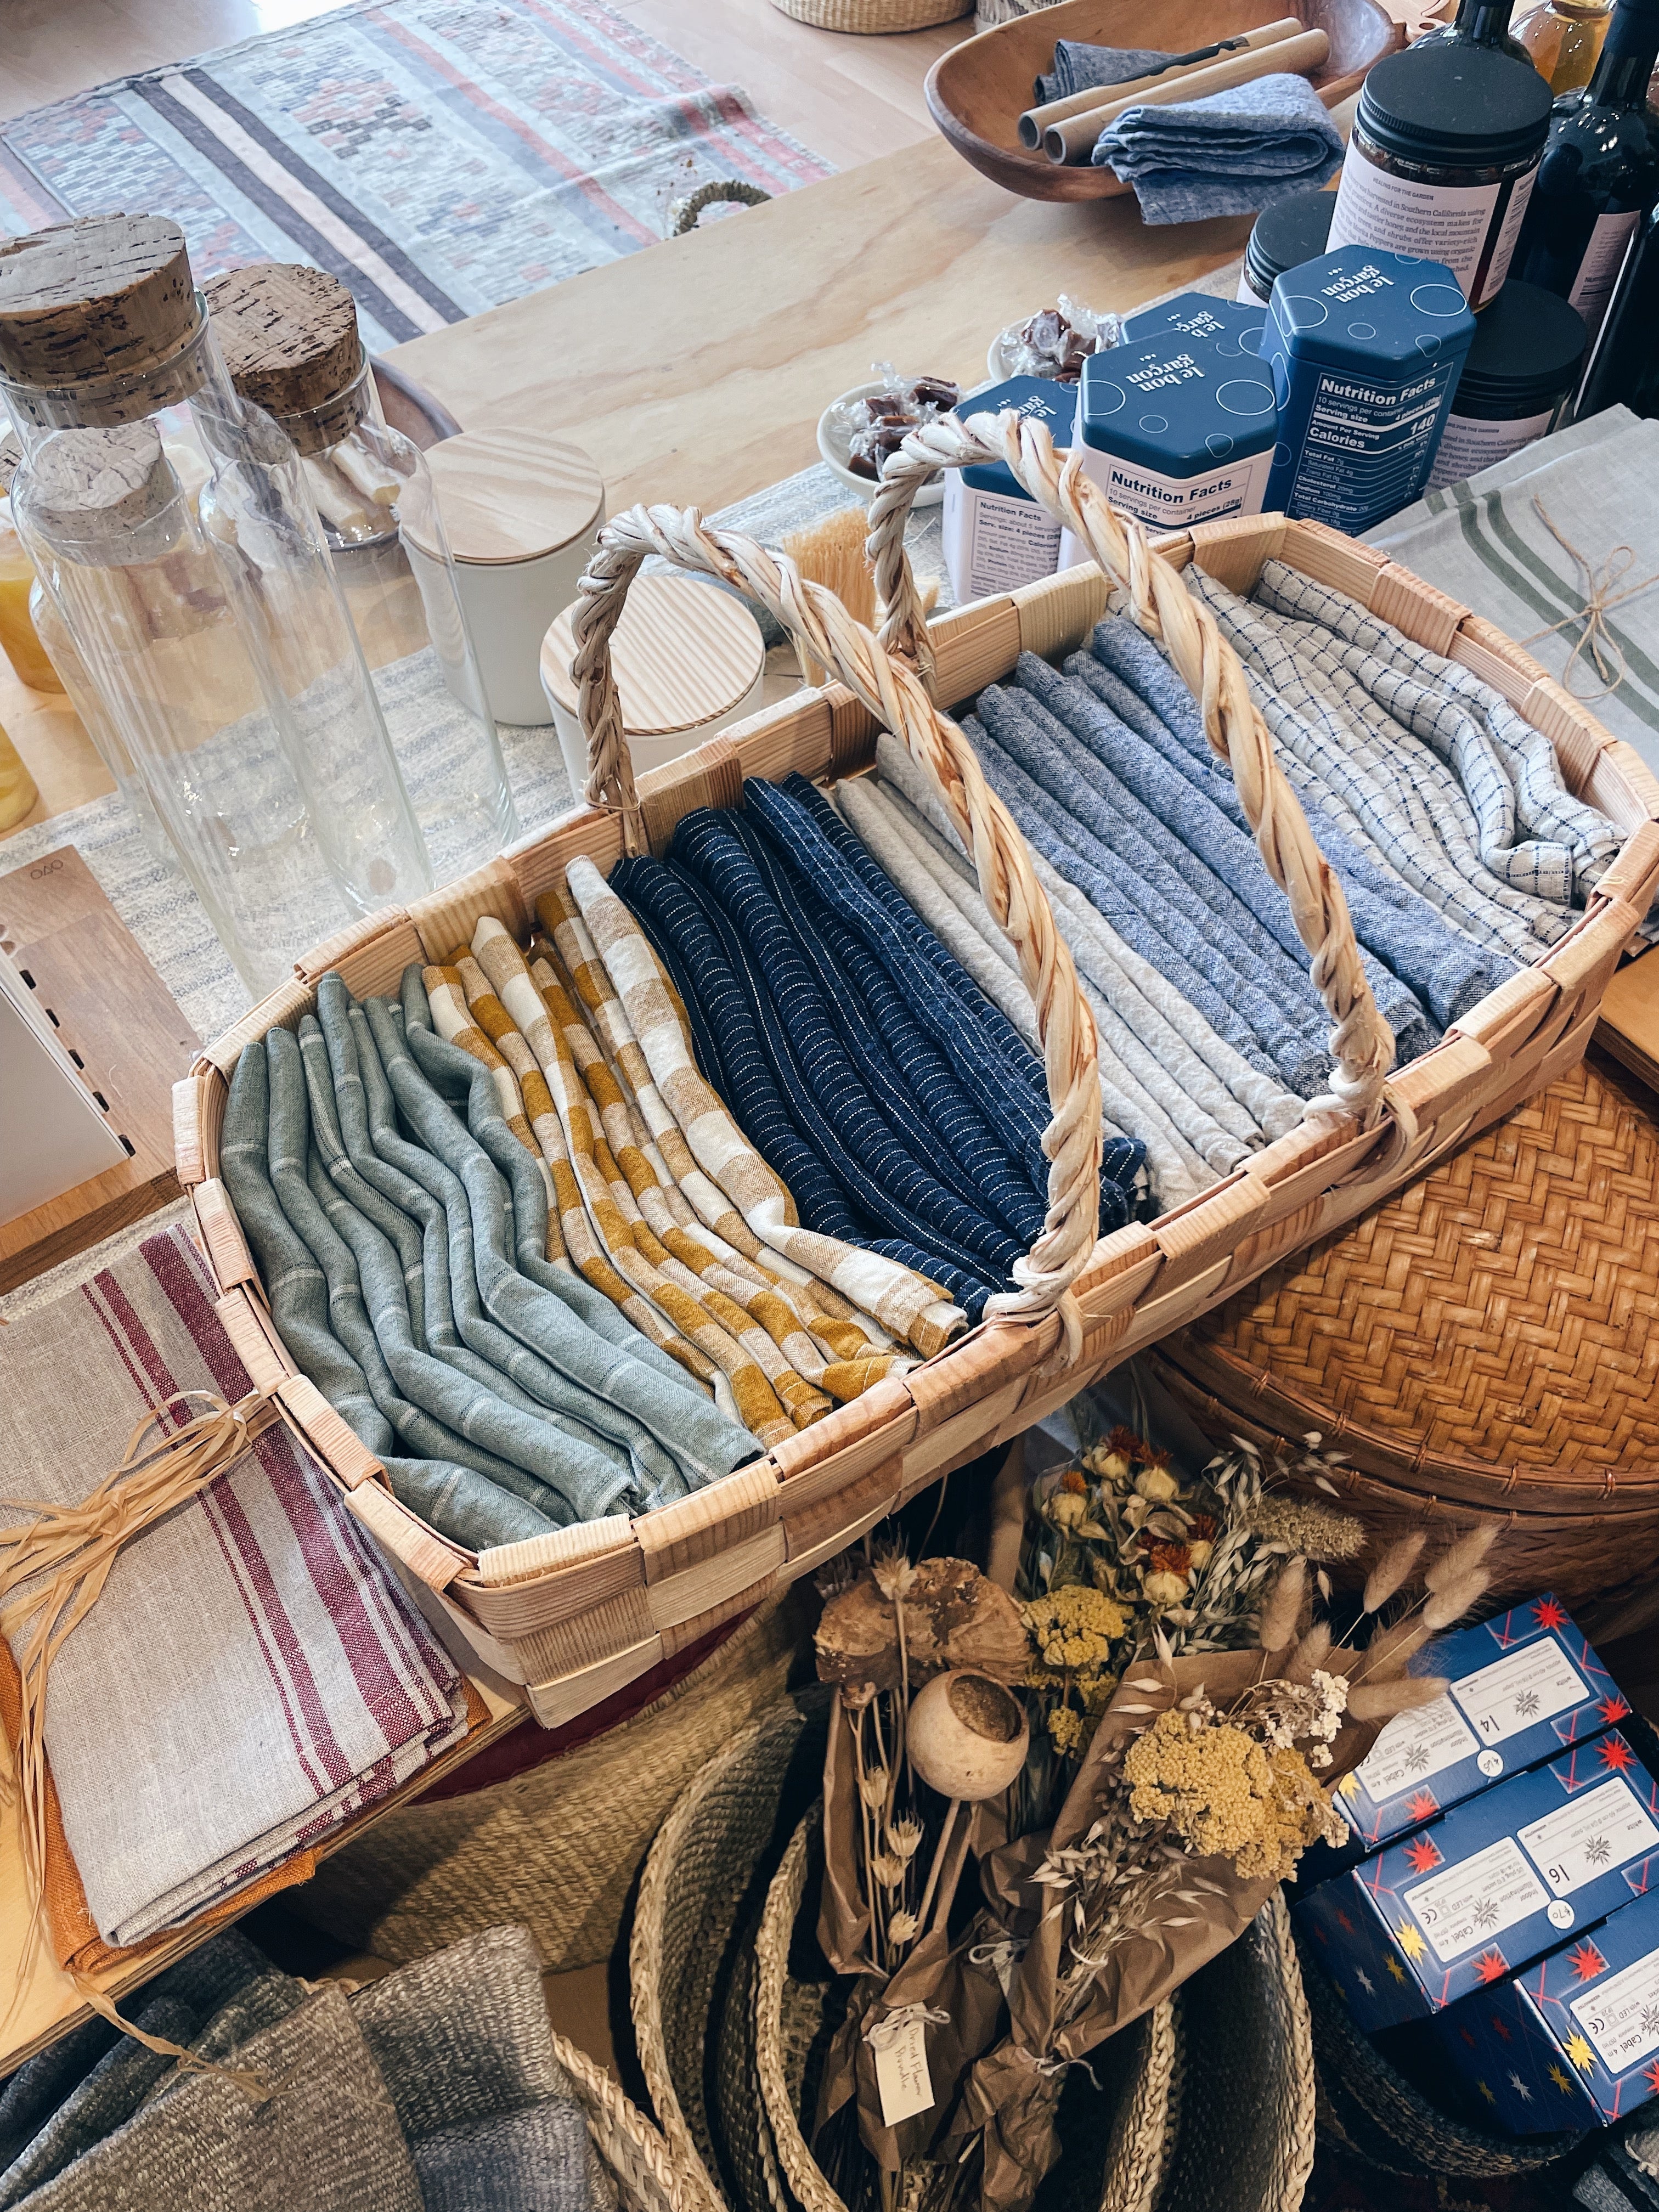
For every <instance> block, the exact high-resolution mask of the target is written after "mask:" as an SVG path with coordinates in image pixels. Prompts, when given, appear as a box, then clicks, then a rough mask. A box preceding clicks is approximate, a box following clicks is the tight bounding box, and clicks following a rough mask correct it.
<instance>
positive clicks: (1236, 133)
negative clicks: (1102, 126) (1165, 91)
mask: <svg viewBox="0 0 1659 2212" xmlns="http://www.w3.org/2000/svg"><path fill="white" fill-rule="evenodd" d="M1092 158H1093V161H1094V164H1095V167H1097V168H1100V169H1115V171H1116V172H1117V173H1118V175H1119V176H1120V177H1121V178H1122V179H1123V181H1124V183H1125V184H1127V185H1133V186H1134V189H1135V196H1136V197H1137V198H1138V199H1139V202H1140V212H1141V216H1142V217H1143V219H1144V220H1145V221H1146V222H1156V223H1165V222H1204V221H1206V219H1207V218H1208V217H1209V216H1216V215H1249V214H1250V213H1252V212H1253V211H1254V210H1255V209H1257V208H1264V207H1269V206H1271V205H1272V204H1273V201H1274V200H1279V199H1283V198H1285V197H1286V195H1287V194H1289V193H1291V192H1301V191H1308V190H1310V188H1311V187H1313V186H1315V185H1324V184H1328V183H1329V181H1330V179H1332V178H1333V177H1334V175H1335V174H1336V173H1337V171H1338V170H1339V169H1340V167H1341V166H1342V140H1341V137H1340V135H1339V134H1338V131H1337V129H1336V126H1335V125H1334V123H1333V122H1332V121H1331V118H1330V117H1329V116H1328V114H1327V113H1326V112H1325V109H1324V106H1323V103H1322V101H1321V100H1320V97H1319V94H1317V93H1316V91H1315V90H1314V88H1313V87H1312V86H1311V85H1310V83H1309V82H1308V80H1307V79H1306V78H1305V77H1301V76H1288V75H1282V74H1281V75H1275V76H1261V77H1257V78H1256V79H1255V81H1254V82H1252V83H1249V84H1241V85H1238V86H1237V87H1235V88H1234V89H1233V90H1232V91H1231V92H1212V93H1211V94H1209V95H1208V97H1207V98H1206V99H1204V100H1189V101H1188V102H1186V103H1185V104H1184V105H1181V104H1176V105H1172V106H1168V107H1132V108H1131V109H1130V110H1129V111H1128V112H1127V115H1120V116H1119V118H1118V119H1117V121H1116V122H1115V123H1114V124H1112V125H1110V126H1109V129H1107V130H1105V131H1102V132H1101V134H1100V137H1099V138H1098V139H1097V141H1096V143H1095V150H1094V154H1093V156H1092Z"/></svg>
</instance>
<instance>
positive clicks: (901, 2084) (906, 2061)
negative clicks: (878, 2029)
mask: <svg viewBox="0 0 1659 2212" xmlns="http://www.w3.org/2000/svg"><path fill="white" fill-rule="evenodd" d="M871 2047H872V2050H873V2051H874V2052H875V2058H876V2091H877V2093H878V2096H879V2097H880V2099H881V2117H882V2122H883V2124H884V2126H887V2127H890V2128H896V2126H897V2125H898V2124H899V2122H900V2121H901V2120H908V2119H914V2118H915V2115H916V2114H917V2113H918V2112H931V2111H932V2110H933V2078H932V2076H931V2075H929V2073H928V2071H927V2022H926V2021H921V2020H907V2021H904V2022H903V2023H902V2025H901V2026H900V2027H898V2028H897V2029H896V2032H895V2033H894V2035H893V2039H892V2040H891V2042H886V2041H884V2042H882V2043H880V2044H875V2045H872V2046H871Z"/></svg>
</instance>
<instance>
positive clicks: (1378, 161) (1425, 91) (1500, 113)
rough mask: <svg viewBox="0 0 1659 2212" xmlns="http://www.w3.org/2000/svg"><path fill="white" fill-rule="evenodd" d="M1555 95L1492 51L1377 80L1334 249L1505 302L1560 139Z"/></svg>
mask: <svg viewBox="0 0 1659 2212" xmlns="http://www.w3.org/2000/svg"><path fill="white" fill-rule="evenodd" d="M1549 124H1550V89H1549V87H1548V86H1547V84H1546V83H1545V82H1544V80H1543V78H1542V77H1541V76H1539V74H1538V72H1537V70H1535V69H1534V68H1533V66H1532V65H1531V64H1530V63H1529V62H1518V61H1516V60H1514V59H1512V58H1511V57H1510V55H1508V54H1505V53H1500V52H1498V51H1497V49H1496V48H1494V47H1492V46H1474V45H1466V44H1459V45H1437V46H1422V45H1419V46H1411V47H1408V48H1407V51H1406V52H1404V53H1401V54H1391V55H1389V57H1388V58H1387V59H1386V60H1384V61H1380V62H1378V63H1377V64H1376V67H1375V68H1374V69H1373V70H1371V72H1370V76H1368V77H1367V78H1366V79H1365V83H1364V89H1363V90H1362V91H1361V93H1360V95H1359V108H1358V114H1357V115H1356V117H1355V118H1354V126H1353V132H1352V137H1350V139H1349V141H1348V151H1347V155H1346V158H1345V160H1344V161H1343V164H1342V177H1341V181H1340V184H1339V185H1338V187H1337V194H1336V211H1335V213H1334V216H1332V218H1331V231H1330V246H1331V250H1332V251H1333V252H1334V251H1335V250H1336V248H1337V247H1339V246H1377V247H1379V248H1382V249H1384V250H1386V251H1388V252H1393V253H1405V254H1415V255H1416V256H1418V257H1419V258H1420V259H1422V260H1425V261H1438V262H1440V263H1441V264H1443V266H1445V267H1446V268H1448V269H1449V270H1451V272H1452V274H1453V276H1455V278H1456V280H1457V282H1458V283H1459V284H1460V285H1461V286H1462V291H1463V295H1464V297H1465V298H1466V299H1467V300H1468V303H1469V305H1470V306H1471V307H1474V308H1477V309H1478V308H1480V307H1485V306H1486V303H1487V301H1491V300H1494V299H1496V298H1497V296H1498V292H1499V291H1500V290H1501V289H1502V288H1503V283H1504V277H1505V276H1507V274H1508V273H1509V265H1510V255H1511V254H1512V253H1513V252H1514V250H1515V242H1516V237H1517V236H1518V234H1519V232H1520V228H1521V223H1522V218H1523V216H1525V214H1526V210H1527V202H1528V197H1529V196H1530V194H1531V191H1532V187H1533V179H1534V177H1535V176H1536V174H1537V172H1538V163H1539V160H1540V157H1541V155H1542V153H1543V151H1544V142H1545V140H1546V138H1547V136H1548V134H1549Z"/></svg>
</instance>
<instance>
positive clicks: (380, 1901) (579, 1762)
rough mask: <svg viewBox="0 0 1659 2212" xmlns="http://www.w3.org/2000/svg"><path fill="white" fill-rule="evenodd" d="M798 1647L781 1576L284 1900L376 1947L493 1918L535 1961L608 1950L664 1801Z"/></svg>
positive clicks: (424, 1800)
mask: <svg viewBox="0 0 1659 2212" xmlns="http://www.w3.org/2000/svg"><path fill="white" fill-rule="evenodd" d="M809 1649H810V1639H809V1637H808V1633H807V1626H806V1614H805V1607H804V1606H803V1605H802V1603H801V1600H800V1595H799V1592H798V1591H796V1590H795V1589H793V1586H792V1587H791V1588H789V1589H782V1590H779V1591H778V1592H776V1593H775V1595H773V1596H772V1597H769V1599H768V1600H767V1601H766V1602H765V1603H764V1604H763V1606H761V1607H758V1608H757V1611H756V1612H755V1613H754V1614H753V1615H752V1616H751V1617H750V1619H749V1620H745V1621H744V1622H742V1623H741V1624H740V1625H739V1626H738V1627H737V1628H736V1629H735V1630H734V1631H733V1632H732V1634H731V1635H730V1636H729V1637H728V1638H726V1641H725V1642H724V1643H723V1644H720V1647H719V1649H718V1650H714V1651H712V1652H710V1653H709V1655H708V1657H707V1658H705V1659H703V1660H702V1662H701V1663H700V1664H699V1665H697V1666H696V1667H694V1668H692V1669H691V1671H690V1674H684V1675H683V1676H682V1677H681V1678H680V1680H678V1681H677V1682H675V1683H673V1684H672V1685H671V1686H670V1687H669V1688H667V1689H665V1691H663V1692H662V1694H661V1695H660V1696H659V1697H656V1698H653V1699H652V1701H651V1702H650V1704H649V1705H645V1706H643V1707H641V1710H640V1711H637V1712H635V1713H631V1714H629V1717H628V1718H627V1719H625V1720H623V1721H619V1722H618V1723H617V1724H616V1725H615V1726H614V1727H612V1728H608V1729H605V1732H604V1733H603V1734H602V1735H596V1736H594V1737H593V1738H592V1740H591V1741H587V1742H585V1743H580V1744H578V1745H577V1746H576V1747H574V1749H572V1750H569V1751H566V1752H562V1753H559V1754H557V1755H556V1756H555V1757H553V1758H551V1759H548V1760H546V1761H545V1762H544V1764H543V1765H537V1766H532V1767H529V1768H527V1769H526V1771H523V1772H520V1773H516V1774H512V1775H509V1776H508V1777H507V1778H506V1779H505V1780H503V1781H500V1782H493V1783H489V1784H485V1785H484V1786H483V1788H480V1789H476V1790H465V1792H464V1794H457V1795H455V1796H447V1797H443V1798H440V1799H438V1800H436V1801H434V1800H433V1799H431V1798H429V1797H417V1798H416V1799H415V1800H414V1801H413V1802H412V1803H410V1804H407V1805H399V1806H396V1807H394V1808H393V1809H392V1811H391V1812H389V1813H387V1814H384V1815H383V1816H382V1817H381V1818H380V1820H376V1821H375V1822H374V1825H373V1826H371V1827H369V1828H368V1830H367V1831H366V1832H365V1833H364V1834H362V1836H360V1837H358V1838H356V1841H355V1842H353V1843H349V1844H347V1845H346V1846H345V1848H344V1849H343V1850H340V1851H337V1852H336V1853H335V1854H334V1856H333V1857H331V1858H327V1859H325V1860H324V1861H323V1862H322V1863H321V1864H320V1865H319V1868H318V1869H317V1871H316V1873H315V1874H314V1875H313V1876H312V1878H311V1880H310V1881H307V1882H304V1883H302V1884H301V1887H299V1888H298V1889H295V1890H293V1891H290V1892H289V1897H288V1899H287V1900H286V1901H287V1903H288V1905H289V1909H290V1911H293V1912H295V1913H296V1914H297V1915H298V1916H299V1917H301V1919H303V1920H308V1921H309V1922H311V1923H312V1924H313V1927H317V1928H322V1929H326V1930H327V1932H328V1933H329V1934H330V1935H331V1936H337V1938H338V1939H339V1940H340V1941H341V1942H344V1943H349V1945H350V1946H351V1948H352V1949H353V1950H354V1951H366V1952H371V1953H373V1954H374V1955H375V1956H376V1957H377V1958H381V1959H397V1960H406V1959H419V1958H423V1957H424V1956H425V1955H426V1954H427V1953H428V1951H435V1950H439V1949H441V1948H443V1946H444V1945H446V1944H448V1943H453V1942H459V1939H460V1938H461V1937H462V1936H466V1935H470V1934H471V1932H472V1931H473V1930H474V1929H479V1928H490V1927H494V1926H495V1924H496V1923H497V1922H499V1921H501V1920H513V1921H516V1922H518V1923H520V1925H522V1926H523V1927H526V1928H527V1929H529V1930H530V1933H531V1935H532V1936H533V1937H534V1939H535V1943H536V1948H537V1951H538V1953H539V1954H540V1957H541V1962H542V1965H543V1966H544V1967H546V1968H549V1969H558V1970H568V1969H569V1968H571V1967H574V1966H592V1965H594V1964H596V1963H597V1962H598V1961H599V1960H601V1959H608V1958H609V1957H610V1956H611V1952H612V1951H613V1950H614V1949H615V1948H616V1943H617V1936H619V1935H620V1933H621V1931H622V1927H623V1918H624V1916H625V1914H626V1911H627V1907H628V1898H629V1891H630V1890H631V1889H632V1888H633V1887H634V1881H635V1876H636V1875H638V1873H639V1871H640V1869H641V1865H642V1863H643V1862H644V1859H645V1856H646V1853H647V1850H649V1849H650V1845H651V1839H652V1838H653V1836H654V1835H655V1834H656V1832H657V1830H658V1829H659V1827H660V1826H661V1825H662V1822H663V1820H664V1819H665V1817H666V1815H667V1814H668V1813H669V1811H670V1810H671V1808H672V1806H673V1804H674V1802H675V1800H676V1799H677V1798H678V1796H679V1794H680V1792H681V1791H682V1790H684V1788H685V1786H686V1784H688V1783H689V1782H690V1780H691V1778H692V1777H693V1776H694V1775H696V1773H697V1772H698V1771H699V1769H701V1768H702V1766H703V1765H704V1764H705V1762H706V1761H708V1759H713V1758H714V1755H715V1754H716V1753H718V1752H719V1751H720V1748H721V1747H722V1746H723V1745H725V1744H727V1743H729V1742H730V1741H732V1737H733V1736H734V1735H737V1734H738V1731H739V1730H741V1729H744V1728H746V1727H747V1725H748V1724H749V1723H750V1722H751V1721H752V1720H753V1719H754V1718H755V1717H756V1716H757V1714H759V1713H763V1712H766V1711H770V1709H771V1708H772V1707H773V1706H774V1705H776V1703H777V1701H778V1699H780V1698H781V1696H782V1695H783V1692H784V1690H785V1688H786V1686H787V1684H788V1681H789V1680H790V1677H791V1674H793V1673H794V1672H796V1671H797V1670H798V1668H799V1663H800V1662H801V1660H802V1658H803V1656H804V1654H805V1651H806V1650H809ZM600 1717H601V1716H598V1715H595V1716H593V1718H594V1719H598V1718H600ZM466 1779H467V1775H466V1771H465V1770H463V1771H462V1772H461V1774H460V1776H459V1780H460V1781H461V1783H462V1784H465V1781H466Z"/></svg>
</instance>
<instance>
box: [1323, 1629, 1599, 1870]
mask: <svg viewBox="0 0 1659 2212" xmlns="http://www.w3.org/2000/svg"><path fill="white" fill-rule="evenodd" d="M1411 1671H1412V1672H1413V1674H1440V1675H1443V1676H1444V1678H1445V1681H1446V1694H1445V1696H1444V1697H1443V1698H1437V1699H1435V1701H1434V1703H1433V1704H1432V1705H1422V1706H1419V1708H1418V1710H1417V1711H1415V1712H1412V1713H1401V1715H1400V1717H1399V1718H1398V1719H1397V1720H1392V1721H1390V1722H1389V1724H1388V1726H1387V1727H1386V1728H1385V1729H1383V1733H1382V1734H1381V1735H1379V1736H1378V1737H1377V1739H1376V1744H1375V1745H1374V1747H1372V1749H1371V1751H1370V1753H1369V1754H1368V1755H1367V1756H1366V1757H1365V1758H1364V1759H1362V1760H1361V1761H1360V1763H1359V1765H1358V1766H1357V1767H1355V1768H1354V1770H1353V1771H1352V1773H1350V1774H1346V1775H1345V1776H1344V1777H1343V1778H1342V1780H1341V1782H1340V1784H1338V1785H1337V1788H1336V1790H1334V1792H1333V1793H1332V1794H1333V1796H1334V1802H1335V1804H1336V1809H1337V1811H1338V1812H1339V1813H1340V1814H1341V1815H1342V1818H1343V1819H1344V1820H1346V1822H1347V1824H1348V1826H1349V1827H1350V1828H1351V1829H1352V1831H1353V1842H1352V1844H1348V1845H1346V1846H1344V1847H1343V1849H1342V1860H1343V1863H1346V1864H1352V1862H1353V1860H1355V1859H1356V1858H1358V1857H1361V1856H1362V1855H1363V1853H1364V1851H1365V1850H1376V1847H1377V1846H1378V1845H1379V1844H1386V1843H1389V1842H1391V1841H1392V1840H1393V1838H1395V1836H1403V1835H1405V1834H1407V1832H1409V1831H1410V1830H1411V1829H1413V1828H1420V1827H1421V1826H1423V1824H1424V1822H1425V1820H1434V1819H1436V1818H1437V1816H1438V1815H1439V1814H1442V1813H1444V1812H1446V1811H1448V1810H1449V1808H1451V1807H1452V1806H1454V1805H1458V1804H1461V1803H1462V1802H1463V1800H1464V1799H1465V1798H1466V1797H1473V1796H1474V1795H1475V1793H1476V1792H1477V1791H1478V1790H1485V1789H1486V1788H1487V1787H1488V1786H1489V1785H1490V1784H1492V1783H1493V1782H1496V1781H1498V1779H1499V1778H1501V1777H1502V1776H1504V1775H1505V1774H1515V1773H1517V1772H1519V1771H1520V1770H1521V1769H1522V1768H1523V1767H1528V1766H1536V1765H1537V1764H1538V1762H1539V1761H1540V1760H1541V1759H1552V1758H1553V1757H1555V1755H1556V1754H1557V1753H1559V1752H1561V1751H1564V1750H1565V1748H1566V1747H1567V1746H1568V1745H1569V1744H1574V1743H1579V1742H1582V1741H1583V1739H1584V1738H1585V1737H1586V1736H1589V1735H1595V1734H1596V1733H1597V1731H1598V1730H1600V1729H1604V1728H1611V1727H1612V1726H1613V1723H1614V1722H1615V1721H1620V1720H1623V1719H1624V1717H1625V1716H1626V1714H1627V1713H1628V1712H1629V1711H1630V1707H1629V1706H1628V1705H1626V1702H1625V1700H1624V1699H1623V1698H1622V1697H1621V1696H1620V1693H1619V1690H1618V1686H1617V1685H1616V1684H1615V1683H1614V1681H1613V1677H1612V1676H1611V1675H1610V1674H1608V1672H1607V1668H1605V1667H1604V1666H1603V1665H1602V1664H1601V1661H1600V1659H1598V1658H1597V1657H1596V1656H1595V1651H1594V1650H1592V1649H1591V1648H1590V1644H1589V1639H1588V1638H1587V1637H1585V1635H1584V1634H1583V1632H1582V1630H1580V1629H1578V1628H1577V1627H1575V1626H1574V1625H1573V1622H1572V1620H1571V1619H1570V1618H1569V1616H1568V1613H1567V1609H1566V1607H1565V1606H1564V1605H1563V1604H1562V1603H1561V1601H1560V1600H1559V1598H1556V1597H1553V1596H1552V1595H1550V1594H1549V1592H1547V1591H1546V1592H1545V1593H1544V1594H1543V1595H1541V1596H1539V1597H1534V1598H1529V1599H1528V1601H1527V1602H1526V1603H1525V1604H1524V1605H1517V1606H1515V1607H1512V1608H1511V1610H1510V1612H1508V1613H1498V1614H1495V1615H1494V1617H1493V1618H1492V1620H1482V1621H1478V1622H1477V1623H1476V1624H1475V1626H1474V1627H1473V1628H1460V1629H1456V1630H1455V1631H1454V1632H1453V1633H1452V1634H1451V1635H1449V1636H1441V1637H1437V1638H1436V1639H1435V1641H1434V1642H1433V1643H1431V1644H1425V1645H1424V1647H1423V1649H1422V1650H1420V1651H1419V1652H1418V1653H1417V1654H1416V1655H1415V1656H1414V1657H1413V1660H1412V1662H1411ZM1329 1863H1330V1862H1329V1861H1327V1862H1326V1864H1329Z"/></svg>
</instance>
